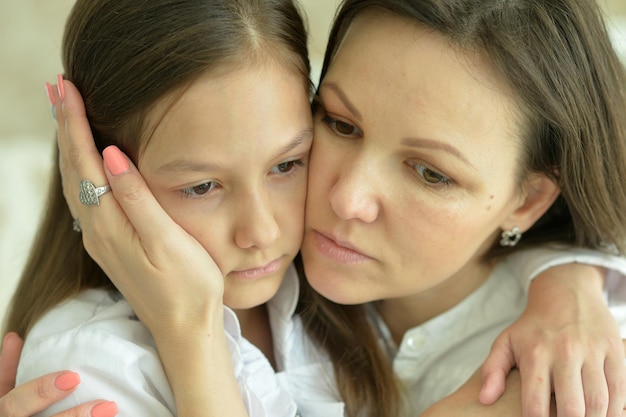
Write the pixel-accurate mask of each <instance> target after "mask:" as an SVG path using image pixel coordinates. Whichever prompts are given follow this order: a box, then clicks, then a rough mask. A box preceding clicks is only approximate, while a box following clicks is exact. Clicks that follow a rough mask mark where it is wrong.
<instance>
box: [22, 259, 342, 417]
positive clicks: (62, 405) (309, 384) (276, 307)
mask: <svg viewBox="0 0 626 417" xmlns="http://www.w3.org/2000/svg"><path fill="white" fill-rule="evenodd" d="M298 293H299V283H298V278H297V276H296V272H295V268H293V266H292V267H290V268H289V269H288V271H287V273H286V275H285V279H284V281H283V283H282V285H281V287H280V289H279V291H278V293H277V294H276V296H275V297H274V298H273V299H272V300H271V301H270V302H269V303H268V312H269V317H270V323H271V326H272V335H273V339H274V346H275V350H276V352H275V357H276V360H277V366H278V369H279V372H278V374H275V373H274V370H273V369H272V367H271V365H270V363H269V361H268V360H267V359H266V358H265V356H264V355H263V353H262V352H261V351H260V350H259V349H257V348H256V347H255V346H254V345H252V344H251V343H250V342H248V341H247V340H246V339H245V338H243V337H242V335H241V330H240V326H239V321H238V320H237V316H236V315H235V314H234V313H233V312H232V310H230V309H228V308H227V307H225V311H224V313H225V314H224V316H225V317H224V329H225V331H226V335H227V339H228V344H229V349H230V351H231V357H232V361H233V366H234V371H235V376H236V378H237V382H238V384H239V388H240V391H241V394H242V397H243V400H244V404H245V406H246V408H247V410H248V413H249V415H250V416H251V417H270V416H271V417H294V416H295V415H296V408H298V409H299V411H300V413H301V414H302V415H303V416H307V417H308V416H320V417H341V416H343V403H342V402H340V401H339V400H337V398H338V394H337V392H336V391H335V388H334V379H333V377H332V375H333V372H332V364H331V363H330V361H329V360H328V359H326V356H325V355H324V354H322V353H321V352H317V351H316V350H315V349H314V348H313V347H312V344H310V343H308V342H307V341H305V336H304V334H303V330H302V325H301V323H300V320H299V319H298V317H297V316H294V314H293V313H294V310H295V307H296V304H297V301H298ZM61 369H69V370H72V371H75V372H78V373H79V374H80V377H81V384H80V385H79V386H78V388H77V389H76V391H75V392H74V393H72V394H71V395H70V396H69V397H67V398H66V399H64V400H62V401H60V402H58V403H56V404H54V405H53V406H51V407H50V408H48V409H47V410H45V411H44V412H42V413H40V414H37V415H38V416H50V415H53V414H55V413H57V412H59V411H62V410H66V409H68V408H70V407H73V406H76V405H78V404H82V403H84V402H86V401H91V400H95V399H102V398H104V399H109V400H112V401H115V402H116V403H117V404H118V407H119V410H120V413H119V414H118V415H119V416H120V417H123V416H129V417H130V416H132V417H141V416H149V417H158V416H175V415H176V404H175V402H174V397H173V393H172V391H171V389H170V387H169V384H168V381H167V378H166V375H165V372H164V370H163V367H162V366H161V362H160V359H159V356H158V352H157V350H156V345H155V343H154V340H153V338H152V336H151V335H150V333H149V332H148V330H147V329H146V327H144V326H143V325H142V324H141V323H140V322H139V321H138V320H137V318H136V317H135V315H134V314H133V311H132V309H131V307H130V305H129V304H128V303H127V302H126V300H124V299H123V298H122V297H121V296H120V295H119V294H118V293H115V292H110V291H105V290H96V289H92V290H86V291H84V292H82V293H81V294H79V295H78V296H77V297H75V298H72V299H71V300H68V301H66V302H64V303H62V304H60V305H59V306H57V307H56V308H54V309H53V310H51V311H50V312H48V313H47V314H46V315H45V316H44V317H42V318H41V319H40V320H39V321H38V322H37V324H36V325H35V326H34V327H33V329H32V331H31V332H30V333H29V335H28V337H27V339H26V342H25V345H24V349H23V350H22V356H21V359H20V364H19V369H18V375H17V384H21V383H23V382H26V381H29V380H31V379H33V378H36V377H38V376H41V375H44V374H46V373H49V372H53V371H59V370H61ZM199 388H201V387H199ZM287 390H289V392H288V391H287ZM294 399H296V400H297V401H298V406H297V407H296V402H295V401H294Z"/></svg>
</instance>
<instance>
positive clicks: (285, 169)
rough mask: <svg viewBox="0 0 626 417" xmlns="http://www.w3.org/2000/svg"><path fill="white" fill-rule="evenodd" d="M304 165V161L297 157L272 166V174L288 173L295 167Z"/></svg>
mask: <svg viewBox="0 0 626 417" xmlns="http://www.w3.org/2000/svg"><path fill="white" fill-rule="evenodd" d="M302 165H303V163H302V161H301V160H299V159H296V160H294V161H287V162H282V163H280V164H278V165H276V166H274V168H272V174H288V173H290V172H291V171H293V170H294V169H296V168H298V167H301V166H302Z"/></svg>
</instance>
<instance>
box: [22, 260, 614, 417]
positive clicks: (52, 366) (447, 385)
mask: <svg viewBox="0 0 626 417" xmlns="http://www.w3.org/2000/svg"><path fill="white" fill-rule="evenodd" d="M571 262H581V263H587V264H593V265H599V266H604V267H606V268H607V269H609V270H612V272H613V273H614V274H613V276H614V277H618V278H620V279H614V280H609V281H610V282H607V288H611V292H610V293H611V295H612V298H611V299H610V300H609V302H610V304H611V306H612V311H613V312H614V313H615V316H616V318H618V320H619V322H620V324H621V325H622V329H623V330H625V327H624V323H626V310H624V308H623V307H622V310H619V307H618V305H619V304H620V303H622V302H623V300H625V299H626V297H621V295H620V296H618V295H619V294H621V292H620V291H621V283H623V282H624V280H622V279H621V275H620V274H626V260H624V259H623V258H617V257H612V256H608V255H603V254H601V253H598V252H594V251H588V250H571V249H569V250H567V251H558V250H549V249H533V250H529V251H525V252H521V253H520V254H517V255H514V256H511V257H509V258H508V259H507V260H506V261H503V262H502V263H500V264H499V265H498V267H496V268H495V270H494V271H493V273H492V274H491V276H490V278H489V279H488V280H487V281H486V282H485V283H484V284H483V285H482V286H481V287H480V288H478V289H477V290H476V291H475V292H474V293H473V294H471V295H470V296H469V297H467V298H466V299H465V300H464V301H463V302H461V303H460V304H458V305H457V306H455V307H454V308H452V309H451V310H449V311H447V312H445V313H443V314H442V315H440V316H438V317H436V318H435V319H433V320H431V321H429V322H427V323H424V324H423V325H421V326H417V327H415V328H413V329H411V330H410V331H408V332H407V333H406V334H405V336H404V339H403V341H402V343H401V345H400V346H399V347H396V346H394V345H393V342H392V341H391V339H390V338H389V337H386V335H388V330H387V328H386V326H385V325H384V323H383V322H382V320H379V319H378V317H377V315H376V314H375V311H374V310H373V309H371V313H372V317H373V318H374V322H375V323H376V324H377V328H378V329H379V330H380V335H381V343H383V344H384V345H385V346H386V347H388V348H389V353H390V355H391V357H392V358H393V367H394V370H395V372H396V374H397V376H398V377H399V378H400V379H401V380H402V381H404V383H405V384H406V386H407V387H408V389H409V394H410V399H411V402H412V403H413V404H414V405H415V407H416V409H417V410H420V412H421V410H424V409H425V408H427V407H428V406H429V405H431V404H432V403H434V402H436V401H437V400H439V399H441V398H443V397H445V396H446V395H448V394H450V393H452V392H454V391H455V390H456V389H457V388H458V387H459V386H461V385H462V384H463V383H464V382H465V381H466V380H467V379H468V378H469V377H470V376H471V375H472V374H473V373H474V371H475V370H476V369H477V368H478V367H479V366H480V365H481V364H482V362H483V360H484V359H485V357H486V356H487V354H488V352H489V349H490V348H491V344H492V343H493V340H494V339H495V337H496V336H497V335H498V334H499V333H500V332H501V331H502V330H503V329H504V328H505V327H506V326H508V325H509V324H511V323H512V322H513V321H515V319H516V318H517V317H518V316H519V314H520V313H521V311H522V310H523V308H524V306H525V304H526V289H527V286H528V283H529V281H530V280H531V279H532V278H534V277H535V276H536V275H537V274H538V273H540V272H541V271H543V270H544V269H546V268H548V267H550V266H554V265H559V264H565V263H571ZM623 293H624V294H626V291H623ZM298 294H299V288H298V278H297V276H296V272H295V268H293V267H291V268H290V269H289V270H288V272H287V274H286V276H285V280H284V281H283V284H282V285H281V287H280V289H279V291H278V293H277V294H276V296H275V297H274V298H273V299H272V300H271V301H270V302H269V303H268V312H269V317H270V324H271V327H272V334H273V342H274V349H275V357H276V361H277V368H278V372H277V373H275V372H274V370H273V369H272V367H271V365H270V364H269V361H268V360H267V359H266V358H265V357H264V355H263V354H262V353H261V351H260V350H258V349H257V348H256V347H255V346H253V345H252V344H251V343H249V342H248V341H247V340H246V339H244V338H243V337H242V336H241V331H240V327H239V322H238V320H237V317H236V316H235V314H234V313H233V312H232V311H231V310H230V309H228V308H226V309H225V318H224V329H225V331H226V334H227V338H228V341H229V348H230V351H231V356H232V360H233V365H234V371H235V376H236V378H237V381H238V383H239V388H240V391H241V394H242V396H243V399H244V403H245V405H246V408H247V410H248V413H249V415H250V417H266V416H267V417H270V416H271V417H283V416H284V417H293V416H295V415H296V412H299V413H300V415H302V416H304V417H315V416H320V417H341V416H343V410H344V405H343V403H342V402H341V401H340V400H339V396H338V392H337V389H336V387H335V385H334V376H333V371H332V364H331V363H330V361H329V359H328V358H327V356H326V355H325V354H324V353H323V352H320V351H318V350H316V349H315V348H314V346H313V343H311V342H310V341H309V340H308V339H307V336H306V335H305V334H304V331H303V328H302V323H301V322H300V320H299V317H298V316H297V315H296V316H294V311H295V307H296V304H297V298H298ZM622 335H623V336H626V331H625V332H624V333H622ZM61 369H69V370H73V371H75V372H78V373H79V374H80V376H81V380H82V382H81V384H80V385H79V387H78V388H77V389H76V391H75V392H74V393H72V394H71V395H70V396H69V397H67V398H66V399H64V400H62V401H60V402H59V403H57V404H55V405H53V406H52V407H50V408H48V409H47V410H45V411H44V412H42V413H40V414H38V416H50V415H53V414H55V413H57V412H60V411H62V410H66V409H68V408H70V407H73V406H76V405H78V404H82V403H84V402H86V401H91V400H95V399H102V398H104V399H109V400H113V401H116V402H117V404H118V406H119V409H120V413H119V416H120V417H124V416H133V417H136V416H151V417H152V416H175V415H176V405H175V403H174V398H173V394H172V391H171V389H170V387H169V385H168V382H167V378H166V376H165V372H164V371H163V368H162V366H161V363H160V360H159V356H158V352H157V350H156V346H155V343H154V340H153V339H152V337H151V335H150V334H149V332H148V330H147V329H146V328H145V327H144V326H143V325H142V324H141V323H140V322H139V321H138V320H137V318H136V317H135V315H134V314H133V311H132V309H131V308H130V305H129V304H128V303H127V302H126V301H125V300H124V299H123V298H122V297H121V296H120V295H119V294H118V293H115V292H108V291H104V290H87V291H84V292H83V293H81V294H80V295H78V296H77V297H75V298H73V299H71V300H68V301H66V302H64V303H62V304H60V305H59V306H57V307H56V308H54V309H53V310H51V311H50V312H48V313H47V314H46V315H45V316H44V317H43V318H42V319H41V320H39V322H38V323H37V324H36V325H35V326H34V328H33V329H32V331H31V332H30V334H29V336H28V338H27V340H26V342H25V345H24V349H23V351H22V357H21V360H20V366H19V369H18V376H17V383H18V384H20V383H23V382H26V381H29V380H31V379H33V378H36V377H38V376H41V375H44V374H46V373H49V372H53V371H58V370H61ZM416 415H417V414H416Z"/></svg>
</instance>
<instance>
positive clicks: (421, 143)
mask: <svg viewBox="0 0 626 417" xmlns="http://www.w3.org/2000/svg"><path fill="white" fill-rule="evenodd" d="M401 143H402V144H403V145H405V146H410V147H413V148H429V149H439V150H442V151H444V152H447V153H449V154H450V155H453V156H455V157H456V158H457V159H459V160H461V161H462V162H465V163H466V164H467V165H469V166H470V167H472V168H474V169H476V167H475V166H474V165H472V163H471V162H470V161H469V160H468V159H467V158H466V157H465V155H463V154H462V153H461V151H460V150H458V149H457V148H455V147H454V146H452V145H450V144H448V143H445V142H440V141H438V140H432V139H424V138H404V139H402V142H401Z"/></svg>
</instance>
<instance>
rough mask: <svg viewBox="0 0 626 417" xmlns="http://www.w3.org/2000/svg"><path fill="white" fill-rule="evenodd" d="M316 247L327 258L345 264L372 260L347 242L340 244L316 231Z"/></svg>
mask: <svg viewBox="0 0 626 417" xmlns="http://www.w3.org/2000/svg"><path fill="white" fill-rule="evenodd" d="M313 233H314V239H315V246H316V247H317V249H318V250H319V251H320V252H321V253H322V254H323V255H325V256H326V257H328V258H331V259H333V260H335V261H337V262H339V263H343V264H356V263H362V262H365V261H368V260H371V259H372V258H370V257H369V256H367V255H365V254H364V253H362V252H360V251H359V250H357V249H356V248H355V247H354V246H353V245H351V244H349V243H346V242H338V241H336V240H335V239H333V238H332V237H329V236H328V235H325V234H323V233H320V232H317V231H314V232H313Z"/></svg>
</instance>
